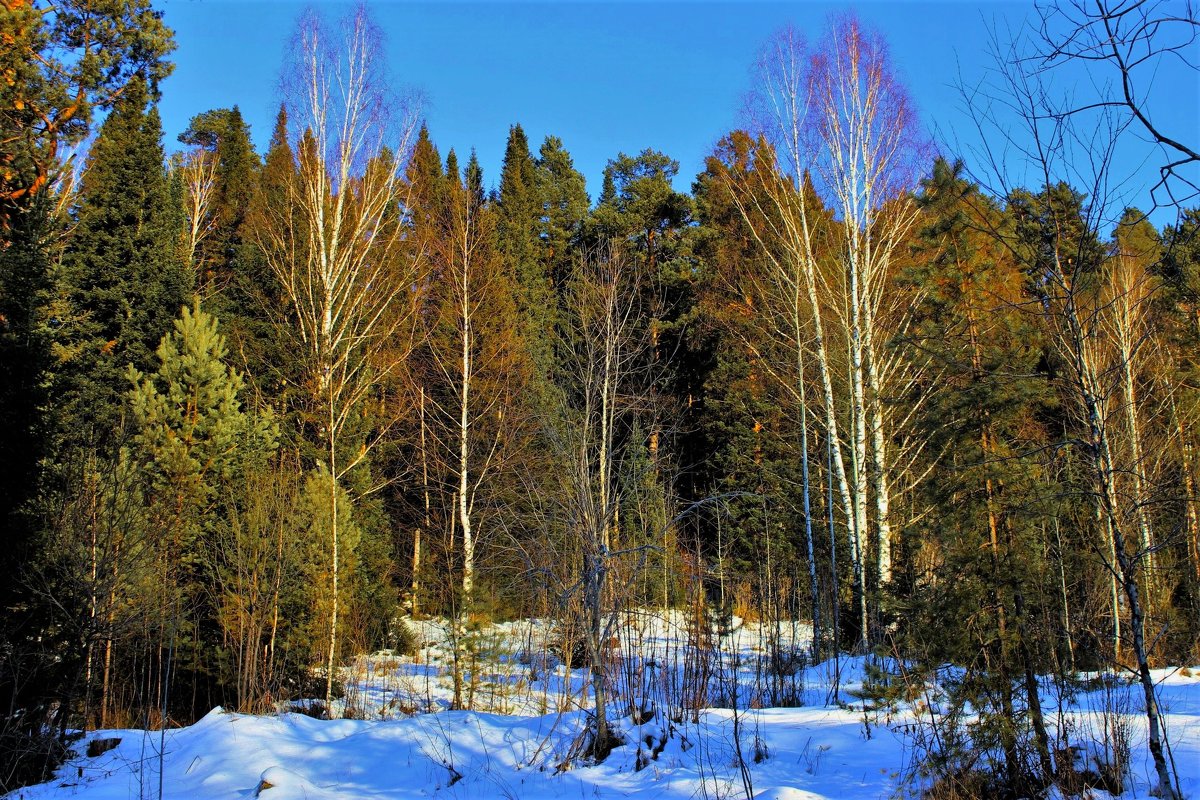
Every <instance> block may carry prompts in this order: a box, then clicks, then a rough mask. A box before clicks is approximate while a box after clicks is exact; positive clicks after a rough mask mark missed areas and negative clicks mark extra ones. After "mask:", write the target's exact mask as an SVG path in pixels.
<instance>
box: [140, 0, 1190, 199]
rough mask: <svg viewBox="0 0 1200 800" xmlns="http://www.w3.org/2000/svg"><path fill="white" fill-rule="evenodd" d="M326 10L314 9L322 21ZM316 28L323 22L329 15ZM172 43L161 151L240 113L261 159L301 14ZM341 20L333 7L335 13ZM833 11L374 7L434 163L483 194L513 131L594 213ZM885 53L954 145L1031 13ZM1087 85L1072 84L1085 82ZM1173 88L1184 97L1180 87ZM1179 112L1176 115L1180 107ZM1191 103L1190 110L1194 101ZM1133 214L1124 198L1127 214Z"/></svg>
mask: <svg viewBox="0 0 1200 800" xmlns="http://www.w3.org/2000/svg"><path fill="white" fill-rule="evenodd" d="M321 5H327V4H321ZM328 5H330V6H331V8H330V13H333V14H336V13H338V10H339V9H338V7H337V6H336V4H328ZM157 6H158V7H159V8H161V9H163V10H164V12H165V20H166V22H167V24H168V25H170V26H171V27H172V28H173V29H174V30H175V33H176V41H177V43H178V50H177V51H176V52H175V54H174V59H175V62H176V70H175V74H174V75H172V76H171V78H169V79H168V80H167V81H166V83H165V84H164V85H163V101H162V106H161V111H162V115H163V123H164V127H165V132H166V144H167V148H168V150H171V149H174V148H176V147H178V145H177V144H176V142H175V137H176V136H177V135H178V134H179V132H180V131H182V130H183V129H184V128H185V127H186V126H187V123H188V120H189V119H190V118H191V116H192V115H194V114H196V113H199V112H201V111H204V110H206V109H209V108H216V107H225V106H231V105H234V104H237V105H239V106H240V108H241V110H242V113H243V114H244V115H245V117H246V119H247V121H248V122H249V123H250V124H251V127H252V133H253V136H254V140H255V143H256V145H257V146H258V147H259V148H260V149H262V148H263V147H265V145H266V142H267V139H268V138H269V136H270V130H271V125H272V122H273V119H274V115H275V111H276V109H277V108H278V105H279V100H280V92H279V88H278V87H279V73H280V67H281V64H282V62H283V59H284V56H285V49H286V45H287V42H288V40H289V38H290V35H291V33H292V30H293V28H294V26H295V23H296V19H297V17H298V15H299V13H300V12H301V10H302V9H303V4H301V3H299V2H288V1H287V0H250V1H249V2H234V1H233V0H159V2H158V3H157ZM343 8H344V6H343ZM844 8H845V6H844V5H837V4H828V3H815V2H792V3H749V2H738V3H730V2H720V3H717V2H708V3H694V2H689V3H685V2H658V3H633V2H619V3H604V4H597V3H587V2H560V3H517V4H513V3H500V2H485V3H453V2H376V3H374V4H373V5H372V9H373V12H374V14H375V16H376V18H377V20H378V22H379V23H380V25H381V26H382V28H383V30H384V32H385V34H386V35H387V37H388V61H389V63H388V68H389V70H390V72H391V73H392V75H393V76H394V77H395V78H397V79H398V80H400V81H401V82H403V83H404V84H405V85H407V86H408V87H410V88H412V89H415V90H418V91H420V92H421V93H422V94H423V96H424V97H425V103H424V106H423V109H424V117H425V119H426V120H427V122H428V125H429V129H430V133H431V135H432V137H433V139H434V141H435V143H436V144H437V145H438V146H439V148H440V149H441V151H442V153H443V155H444V154H445V152H446V151H447V150H448V149H449V148H450V147H454V148H455V150H456V151H457V152H458V153H459V155H460V158H461V159H462V160H464V161H465V158H466V154H467V153H469V151H470V149H471V148H472V147H474V148H476V150H477V152H478V154H479V158H480V161H481V163H482V165H483V168H484V173H485V178H486V180H487V182H488V183H489V184H494V183H495V182H496V180H497V178H498V171H499V166H500V162H501V158H502V155H503V152H504V144H505V139H506V137H507V133H508V128H509V125H510V124H512V123H514V122H520V123H521V124H522V126H523V127H524V128H525V131H526V133H527V134H528V135H529V138H530V141H531V144H532V146H533V148H534V150H535V151H536V149H537V147H538V145H539V144H540V142H541V140H542V138H543V137H544V136H546V135H547V134H554V135H556V136H559V137H560V138H561V139H562V140H563V142H564V144H565V146H566V148H567V149H568V150H569V151H570V152H571V154H572V155H573V157H574V159H575V164H576V166H577V167H578V168H579V169H580V170H581V171H582V172H583V173H584V175H585V176H586V177H587V179H588V189H589V192H590V193H591V194H592V196H593V198H594V197H595V195H596V193H597V192H598V190H599V184H600V175H601V173H602V171H603V169H604V165H605V163H606V162H607V161H608V159H610V158H612V157H614V156H615V155H616V154H617V153H618V152H622V151H623V152H627V153H637V152H640V151H641V150H643V149H645V148H647V147H651V148H655V149H658V150H661V151H663V152H665V153H667V154H668V155H670V156H672V157H673V158H676V159H677V160H678V161H679V162H680V179H679V180H678V181H677V186H678V188H681V189H686V188H688V187H689V186H690V184H691V181H692V179H693V177H694V176H695V174H696V173H697V172H698V171H700V169H701V167H702V166H703V160H704V157H705V156H706V155H707V154H708V153H709V152H710V151H711V149H712V146H713V144H714V143H715V142H716V141H717V140H718V139H719V138H720V137H721V135H722V134H723V133H725V132H726V131H728V130H730V129H731V128H733V127H735V126H736V125H737V124H738V122H739V110H740V107H741V104H742V97H743V96H744V95H745V93H746V91H747V90H748V89H749V88H750V81H751V76H750V65H751V64H752V63H753V60H754V56H755V53H756V51H757V49H758V48H759V46H760V45H761V44H762V42H763V41H764V40H765V39H766V38H767V37H769V36H770V35H771V33H772V32H773V31H775V30H777V29H778V28H779V27H781V26H782V25H784V24H786V23H791V24H793V25H795V26H796V27H798V28H799V29H801V30H802V31H804V32H805V34H806V35H807V36H808V37H809V38H810V39H812V38H815V37H817V36H818V35H819V34H820V31H821V29H822V27H823V25H824V21H825V19H826V17H827V16H828V15H829V13H830V12H831V11H835V10H838V9H844ZM854 8H855V10H856V11H857V13H858V14H859V16H860V18H862V19H863V20H864V21H865V22H866V23H868V24H870V25H873V26H875V27H876V28H878V29H879V30H881V31H882V32H883V33H884V35H885V36H886V37H887V39H888V41H889V43H890V45H891V48H892V55H893V58H894V60H895V63H896V65H897V67H898V68H899V72H900V74H901V76H902V78H903V80H905V82H906V83H907V84H908V86H909V90H910V92H911V94H912V96H913V97H914V98H915V100H916V103H917V105H918V107H919V108H920V110H921V113H922V117H923V120H924V122H925V123H926V125H927V126H928V127H929V128H930V129H931V131H937V132H941V133H942V134H943V136H942V138H943V139H946V138H951V139H952V138H953V136H947V135H946V134H947V133H948V132H950V131H955V132H957V135H958V136H959V137H960V139H961V138H962V137H964V136H966V134H965V131H966V127H965V126H964V124H963V123H964V122H965V117H964V116H963V113H962V111H961V102H960V98H959V94H958V91H957V89H956V88H955V84H956V81H957V79H958V76H959V75H960V74H961V75H962V76H963V78H964V79H965V80H966V81H968V82H973V81H977V80H978V79H979V78H980V77H981V76H982V75H983V74H984V72H985V70H986V69H987V68H988V67H989V66H990V64H991V61H990V57H989V56H988V55H987V52H986V46H985V45H986V41H987V37H988V30H989V28H996V27H998V28H999V29H1001V30H1006V29H1008V28H1015V27H1017V26H1019V25H1020V24H1021V22H1022V21H1023V20H1025V19H1026V18H1027V17H1028V15H1030V14H1031V13H1032V11H1033V7H1032V3H1031V2H1023V3H1012V2H981V3H966V2H962V3H958V2H939V3H930V2H917V1H916V0H908V1H901V2H888V3H881V2H875V3H862V4H858V5H856V6H854ZM1084 80H1086V78H1084ZM1181 81H1182V84H1181V83H1180V82H1181ZM1195 81H1196V76H1195V73H1186V72H1185V73H1180V74H1172V75H1168V76H1167V77H1166V78H1163V77H1161V76H1160V77H1158V78H1156V80H1155V86H1156V91H1160V90H1161V92H1160V93H1169V98H1168V99H1169V101H1170V102H1166V103H1163V104H1162V106H1163V111H1161V112H1160V113H1162V114H1163V115H1164V119H1169V121H1170V122H1171V124H1172V126H1173V127H1174V128H1176V129H1180V130H1182V131H1183V133H1184V134H1185V135H1192V136H1194V138H1193V141H1197V140H1200V137H1196V136H1195V133H1196V131H1197V129H1198V128H1200V123H1198V121H1197V120H1198V118H1200V87H1198V86H1197V85H1196V82H1195ZM1180 100H1182V101H1183V102H1180ZM1192 100H1195V101H1196V102H1191V101H1192ZM1144 151H1145V147H1144V146H1140V145H1138V143H1136V142H1134V143H1133V144H1132V145H1131V146H1130V148H1129V149H1128V152H1127V153H1126V154H1125V155H1124V158H1125V160H1126V166H1127V168H1128V170H1130V171H1137V170H1138V169H1139V167H1140V172H1139V175H1138V178H1137V180H1135V181H1134V182H1133V183H1132V184H1130V186H1131V187H1132V188H1131V189H1130V192H1131V193H1132V194H1134V195H1136V194H1137V191H1138V186H1140V185H1141V184H1142V183H1144V182H1145V180H1147V179H1149V178H1150V177H1151V176H1152V170H1149V166H1143V165H1142V163H1141V162H1142V161H1143V160H1144V159H1145V153H1144ZM1135 199H1136V197H1135Z"/></svg>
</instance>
